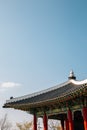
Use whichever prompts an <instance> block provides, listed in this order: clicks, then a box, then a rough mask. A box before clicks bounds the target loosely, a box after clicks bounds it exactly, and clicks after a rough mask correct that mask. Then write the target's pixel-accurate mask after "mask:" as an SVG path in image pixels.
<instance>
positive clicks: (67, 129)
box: [65, 119, 69, 130]
mask: <svg viewBox="0 0 87 130" xmlns="http://www.w3.org/2000/svg"><path fill="white" fill-rule="evenodd" d="M65 130H69V122H68V119H66V120H65Z"/></svg>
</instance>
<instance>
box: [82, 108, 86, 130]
mask: <svg viewBox="0 0 87 130" xmlns="http://www.w3.org/2000/svg"><path fill="white" fill-rule="evenodd" d="M83 120H84V130H87V107H84V108H83Z"/></svg>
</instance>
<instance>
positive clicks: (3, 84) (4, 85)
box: [0, 82, 21, 88]
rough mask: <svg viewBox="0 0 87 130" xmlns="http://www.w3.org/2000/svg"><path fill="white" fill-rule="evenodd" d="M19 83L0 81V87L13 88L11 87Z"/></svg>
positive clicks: (17, 85)
mask: <svg viewBox="0 0 87 130" xmlns="http://www.w3.org/2000/svg"><path fill="white" fill-rule="evenodd" d="M19 86H21V84H19V83H15V82H2V83H0V88H13V87H19Z"/></svg>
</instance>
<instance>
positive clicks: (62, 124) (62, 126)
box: [61, 120, 64, 130]
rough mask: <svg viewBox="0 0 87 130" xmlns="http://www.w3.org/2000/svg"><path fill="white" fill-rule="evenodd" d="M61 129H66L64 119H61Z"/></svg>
mask: <svg viewBox="0 0 87 130" xmlns="http://www.w3.org/2000/svg"><path fill="white" fill-rule="evenodd" d="M61 130H64V120H61Z"/></svg>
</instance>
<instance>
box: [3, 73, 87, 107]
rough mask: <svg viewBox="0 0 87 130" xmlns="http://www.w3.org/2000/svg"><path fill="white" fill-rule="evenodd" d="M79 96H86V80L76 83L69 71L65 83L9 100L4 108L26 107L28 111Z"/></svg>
mask: <svg viewBox="0 0 87 130" xmlns="http://www.w3.org/2000/svg"><path fill="white" fill-rule="evenodd" d="M80 96H87V79H86V80H83V81H77V80H76V77H75V76H74V73H73V71H71V72H70V75H69V79H68V81H66V82H65V83H62V84H60V85H56V86H54V87H51V88H48V89H46V90H42V91H40V92H36V93H33V94H29V95H25V96H22V97H18V98H11V99H10V100H7V101H6V103H5V104H4V107H5V108H6V107H13V108H16V109H23V108H25V106H26V107H28V109H29V108H35V107H40V106H44V105H45V104H50V103H52V102H56V101H57V102H59V103H60V102H64V101H67V100H71V99H73V98H75V97H80ZM23 106H24V107H23Z"/></svg>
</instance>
